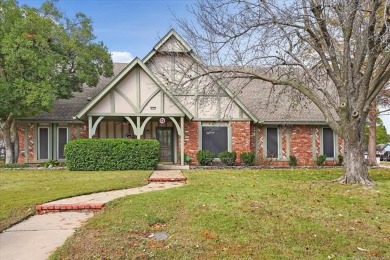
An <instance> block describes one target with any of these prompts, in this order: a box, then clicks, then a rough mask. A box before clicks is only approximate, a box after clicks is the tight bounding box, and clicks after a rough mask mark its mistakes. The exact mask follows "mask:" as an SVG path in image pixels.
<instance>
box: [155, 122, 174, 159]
mask: <svg viewBox="0 0 390 260" xmlns="http://www.w3.org/2000/svg"><path fill="white" fill-rule="evenodd" d="M157 140H158V141H159V142H160V162H173V128H172V127H158V128H157Z"/></svg>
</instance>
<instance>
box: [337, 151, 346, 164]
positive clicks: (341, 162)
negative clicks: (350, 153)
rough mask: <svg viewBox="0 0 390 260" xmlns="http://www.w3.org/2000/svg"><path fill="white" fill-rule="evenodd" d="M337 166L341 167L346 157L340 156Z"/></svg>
mask: <svg viewBox="0 0 390 260" xmlns="http://www.w3.org/2000/svg"><path fill="white" fill-rule="evenodd" d="M337 159H338V160H337V165H338V166H341V165H343V162H344V156H343V155H342V154H339V155H338V156H337Z"/></svg>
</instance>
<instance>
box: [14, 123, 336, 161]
mask: <svg viewBox="0 0 390 260" xmlns="http://www.w3.org/2000/svg"><path fill="white" fill-rule="evenodd" d="M199 124H201V123H200V122H198V121H187V122H185V123H184V153H185V154H186V155H189V156H190V157H191V162H190V165H197V160H196V154H197V152H198V151H199V149H200V148H199V147H200V144H199V139H200V136H199V134H200V133H199ZM36 126H38V125H37V124H29V123H26V124H25V123H22V124H20V125H19V126H18V128H19V141H20V142H19V148H20V151H21V153H20V157H19V163H37V161H36V155H34V151H35V150H36V149H34V140H35V138H36V137H35V135H36V129H34V127H36ZM26 127H27V131H26ZM230 127H231V146H232V151H234V152H236V153H237V160H236V163H237V164H240V163H241V162H240V159H239V158H240V154H241V153H242V152H248V151H253V152H255V153H256V164H257V165H270V166H288V163H289V156H290V155H293V156H295V157H296V158H297V161H298V166H312V165H315V159H316V158H317V157H318V156H319V155H320V153H321V133H322V130H321V129H322V127H321V126H304V125H299V126H298V125H295V126H285V127H278V135H279V136H278V140H279V158H272V159H271V158H266V156H265V146H266V140H264V139H265V138H264V137H265V136H264V134H265V131H266V126H259V125H254V124H253V123H251V122H250V121H233V122H230ZM68 128H69V131H70V132H69V137H70V140H73V139H77V138H88V126H87V124H86V123H85V124H68ZM26 133H27V135H28V136H27V137H26V136H25V135H26ZM256 139H257V140H256ZM26 140H27V142H28V144H27V145H25V141H26ZM179 140H180V138H177V144H178V145H177V147H176V151H177V154H178V158H179V156H180V146H179ZM335 143H336V147H335V148H336V150H337V151H336V156H337V154H342V153H343V141H342V139H341V138H338V140H337V141H336V142H335ZM26 148H27V150H26ZM256 150H257V151H256ZM178 162H180V160H178ZM336 162H337V158H335V159H334V160H333V159H332V160H328V161H326V163H325V165H334V164H335V163H336Z"/></svg>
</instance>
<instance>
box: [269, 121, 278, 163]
mask: <svg viewBox="0 0 390 260" xmlns="http://www.w3.org/2000/svg"><path fill="white" fill-rule="evenodd" d="M278 150H279V142H278V129H277V128H276V127H267V158H278V156H279V151H278Z"/></svg>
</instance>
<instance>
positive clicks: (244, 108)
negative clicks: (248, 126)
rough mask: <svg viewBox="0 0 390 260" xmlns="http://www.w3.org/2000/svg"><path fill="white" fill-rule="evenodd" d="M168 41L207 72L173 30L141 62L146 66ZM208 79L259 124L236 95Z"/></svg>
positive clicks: (221, 84)
mask: <svg viewBox="0 0 390 260" xmlns="http://www.w3.org/2000/svg"><path fill="white" fill-rule="evenodd" d="M170 39H174V40H176V41H177V42H178V43H179V44H180V45H181V47H182V51H180V52H181V53H183V52H184V53H186V54H187V55H189V56H190V57H191V58H192V59H194V60H195V61H196V62H197V63H198V64H199V65H200V66H201V67H202V68H204V69H205V70H206V71H207V66H206V65H205V64H204V63H203V61H202V60H201V59H199V57H198V56H197V55H196V54H195V53H194V51H193V49H192V48H191V47H190V45H189V44H188V43H187V42H186V41H185V40H184V39H183V37H181V36H180V35H179V34H178V33H177V32H176V31H175V30H174V29H171V30H170V31H169V32H168V33H167V34H166V35H165V36H164V37H163V38H161V40H160V41H159V42H158V43H157V44H156V45H155V46H154V47H153V49H152V51H150V52H149V53H148V54H147V55H146V56H145V57H144V58H143V59H142V61H143V62H144V63H145V64H146V63H147V62H148V61H149V60H150V59H151V58H152V57H153V56H154V55H156V54H157V53H158V52H160V49H161V48H162V47H163V46H164V44H165V43H166V42H167V41H169V40H170ZM209 77H210V78H211V79H212V80H213V81H214V82H215V83H216V84H217V85H218V87H219V88H220V89H221V90H222V91H224V92H225V93H226V95H227V96H228V97H230V98H231V100H233V102H235V103H236V104H237V105H238V106H239V107H240V108H241V109H242V110H243V111H244V112H245V113H246V114H247V115H248V117H249V118H250V119H251V120H252V121H253V122H255V123H257V122H259V119H258V118H257V117H256V115H255V114H253V113H252V112H251V111H250V110H249V109H248V108H247V107H246V106H245V104H244V103H243V102H241V100H240V98H239V97H238V96H237V95H234V93H233V92H232V91H231V90H230V89H229V88H228V87H226V86H225V84H224V83H223V82H222V81H220V80H218V79H217V78H216V77H214V76H213V75H212V74H210V75H209Z"/></svg>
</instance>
